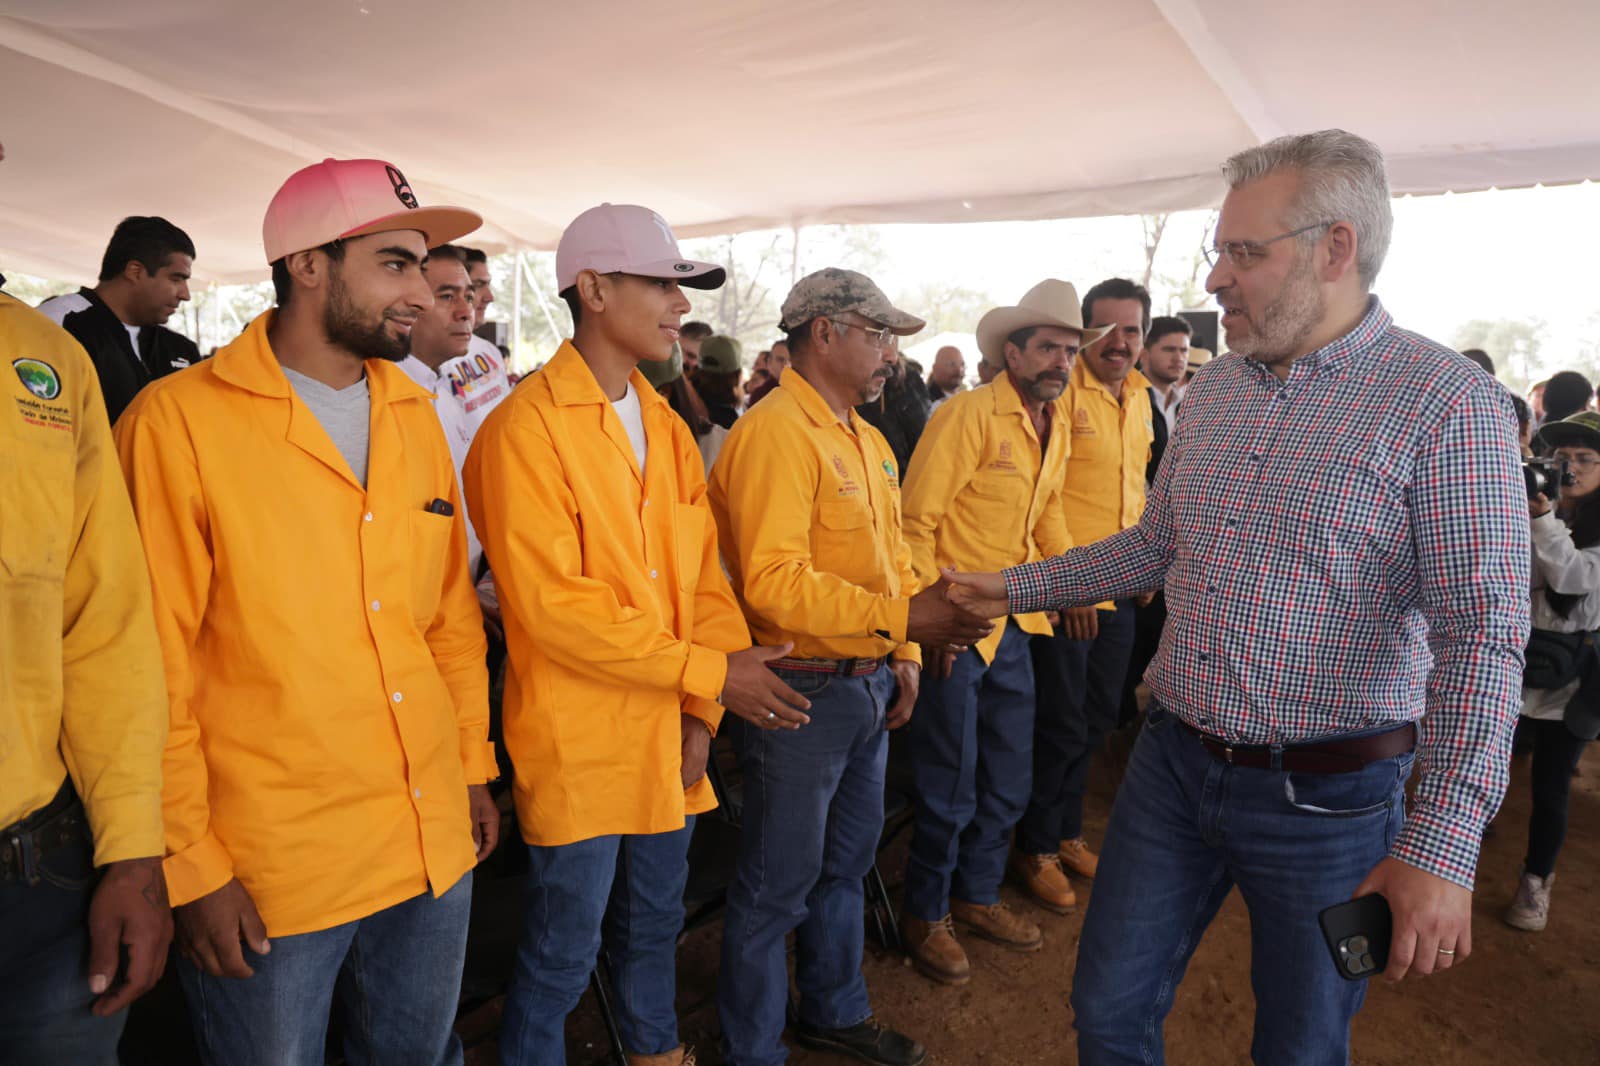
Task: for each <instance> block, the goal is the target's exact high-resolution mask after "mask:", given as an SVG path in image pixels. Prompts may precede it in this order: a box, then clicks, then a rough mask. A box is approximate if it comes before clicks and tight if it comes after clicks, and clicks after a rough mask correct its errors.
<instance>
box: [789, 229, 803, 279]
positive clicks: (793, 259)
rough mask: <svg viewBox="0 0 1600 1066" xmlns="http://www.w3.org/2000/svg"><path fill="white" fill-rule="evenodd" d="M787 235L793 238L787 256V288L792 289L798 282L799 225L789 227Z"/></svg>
mask: <svg viewBox="0 0 1600 1066" xmlns="http://www.w3.org/2000/svg"><path fill="white" fill-rule="evenodd" d="M789 233H790V235H791V236H792V237H793V238H794V242H793V248H792V249H791V251H790V254H789V287H790V288H791V289H792V288H794V283H795V282H797V281H799V280H800V224H799V223H795V224H794V225H792V226H790V227H789Z"/></svg>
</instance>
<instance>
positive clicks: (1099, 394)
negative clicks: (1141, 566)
mask: <svg viewBox="0 0 1600 1066" xmlns="http://www.w3.org/2000/svg"><path fill="white" fill-rule="evenodd" d="M1066 400H1067V403H1068V405H1069V406H1070V407H1071V412H1072V413H1071V416H1070V417H1071V422H1072V442H1071V448H1070V451H1071V454H1070V455H1069V456H1068V458H1067V474H1066V482H1065V485H1064V486H1063V488H1062V492H1061V501H1062V504H1063V505H1064V509H1065V514H1066V522H1067V530H1068V532H1069V533H1071V535H1072V542H1073V543H1074V544H1093V543H1094V542H1095V541H1097V540H1104V539H1105V538H1106V537H1109V536H1111V534H1113V533H1119V532H1121V531H1122V530H1124V529H1127V528H1128V527H1130V526H1134V525H1137V524H1138V522H1139V518H1140V516H1141V515H1143V514H1144V494H1145V480H1144V475H1145V469H1146V467H1147V466H1148V464H1149V462H1150V445H1151V443H1152V442H1153V441H1154V440H1155V430H1154V428H1153V427H1152V425H1151V422H1150V382H1149V381H1148V380H1147V379H1146V378H1145V376H1144V375H1143V374H1141V373H1139V372H1138V371H1137V370H1130V371H1129V372H1128V377H1127V380H1126V381H1124V382H1123V383H1122V398H1121V400H1120V401H1119V400H1118V398H1117V397H1115V396H1113V395H1111V390H1110V389H1108V388H1106V387H1105V386H1104V385H1103V384H1101V383H1100V379H1099V378H1097V377H1095V376H1094V373H1093V372H1092V371H1091V370H1090V369H1089V364H1088V362H1087V361H1086V360H1083V359H1079V360H1078V363H1077V365H1076V366H1074V367H1073V368H1072V386H1071V387H1070V388H1069V389H1068V390H1067V394H1066Z"/></svg>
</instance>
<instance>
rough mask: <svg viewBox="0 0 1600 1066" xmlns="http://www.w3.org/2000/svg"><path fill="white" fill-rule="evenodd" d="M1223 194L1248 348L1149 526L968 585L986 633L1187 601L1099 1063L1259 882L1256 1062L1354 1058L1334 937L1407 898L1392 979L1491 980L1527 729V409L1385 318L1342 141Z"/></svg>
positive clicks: (1141, 745)
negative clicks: (1488, 830)
mask: <svg viewBox="0 0 1600 1066" xmlns="http://www.w3.org/2000/svg"><path fill="white" fill-rule="evenodd" d="M1223 173H1224V175H1225V176H1226V178H1227V181H1228V185H1229V186H1230V191H1229V193H1228V195H1227V198H1226V199H1225V200H1224V201H1223V206H1222V214H1221V218H1220V220H1219V222H1218V225H1217V240H1216V246H1215V248H1214V249H1213V250H1212V258H1213V267H1212V271H1211V274H1210V276H1209V277H1208V279H1207V282H1206V287H1207V289H1208V290H1209V291H1210V292H1212V293H1214V294H1215V295H1216V297H1217V301H1218V302H1219V303H1220V304H1221V305H1222V309H1223V315H1222V327H1223V329H1224V330H1225V331H1226V339H1227V342H1228V345H1229V347H1230V349H1231V352H1230V354H1227V355H1224V356H1221V357H1219V358H1217V359H1215V360H1213V361H1212V362H1211V363H1209V364H1207V366H1206V367H1205V368H1204V369H1203V370H1202V371H1201V372H1200V373H1199V375H1198V376H1196V378H1195V380H1194V383H1193V385H1192V386H1191V387H1190V389H1189V391H1188V393H1187V394H1186V395H1185V397H1184V402H1183V417H1182V418H1181V419H1180V420H1179V422H1178V425H1177V428H1176V432H1175V435H1174V437H1173V440H1172V442H1171V446H1170V447H1169V449H1168V451H1167V456H1166V459H1165V461H1164V462H1163V463H1162V466H1161V471H1160V473H1159V474H1158V475H1157V477H1156V484H1155V487H1154V489H1153V490H1152V492H1151V498H1150V503H1149V506H1148V508H1147V509H1146V510H1145V514H1144V517H1143V518H1142V519H1141V520H1140V522H1139V524H1138V525H1137V526H1135V527H1134V528H1132V529H1129V530H1126V531H1125V532H1123V533H1120V534H1117V535H1116V536H1113V537H1111V538H1109V539H1107V540H1104V541H1101V542H1100V543H1098V544H1094V545H1090V546H1087V547H1083V548H1077V549H1074V550H1073V551H1070V552H1068V553H1067V554H1065V555H1063V556H1059V557H1057V558H1055V559H1050V560H1046V561H1045V562H1043V563H1035V564H1029V565H1025V566H1020V567H1014V568H1012V569H1010V570H1008V571H1006V572H1005V573H1004V574H991V575H972V576H967V575H956V576H955V577H954V578H953V579H952V580H955V581H957V582H958V584H957V585H956V586H955V587H954V588H953V589H952V595H953V596H955V597H956V598H958V599H960V600H963V601H965V602H967V603H968V605H969V606H972V607H973V608H974V609H978V610H981V611H982V612H983V613H986V614H988V613H992V611H993V608H994V606H995V605H997V604H998V605H1004V609H1008V610H1012V611H1018V610H1022V611H1027V610H1037V609H1039V608H1042V607H1067V606H1071V605H1074V604H1081V603H1090V602H1093V601H1096V600H1100V599H1103V598H1105V597H1107V596H1120V595H1126V594H1127V593H1129V592H1134V591H1138V590H1141V589H1144V588H1148V587H1149V586H1150V585H1152V584H1156V583H1160V582H1161V581H1162V580H1163V579H1164V580H1165V583H1166V592H1167V607H1168V611H1169V620H1170V623H1169V626H1168V628H1167V631H1166V633H1165V635H1164V637H1163V639H1162V642H1161V648H1160V651H1159V652H1158V653H1157V655H1156V658H1155V662H1154V664H1153V665H1152V667H1151V670H1150V672H1149V674H1148V675H1147V677H1148V679H1149V682H1150V688H1151V693H1152V696H1153V702H1152V704H1151V707H1150V713H1149V716H1148V719H1147V722H1146V725H1145V728H1144V732H1143V734H1142V735H1141V736H1140V738H1139V742H1138V744H1137V746H1136V747H1135V749H1134V752H1133V756H1132V759H1131V761H1130V763H1129V766H1128V771H1127V776H1126V778H1125V779H1124V782H1123V784H1122V788H1121V790H1120V792H1119V794H1118V796H1117V802H1116V806H1115V808H1114V809H1113V811H1112V815H1111V824H1110V827H1109V828H1108V830H1107V834H1106V847H1105V852H1104V854H1103V855H1102V856H1101V861H1100V870H1099V877H1098V879H1097V881H1096V886H1095V892H1094V897H1093V899H1092V900H1091V902H1090V905H1089V912H1088V915H1087V917H1086V918H1085V921H1084V929H1083V938H1082V941H1081V945H1080V947H1079V952H1078V969H1077V974H1076V976H1075V978H1074V981H1073V995H1072V1006H1073V1008H1074V1011H1075V1015H1076V1020H1075V1025H1076V1026H1077V1029H1078V1047H1079V1060H1080V1061H1081V1062H1083V1063H1085V1064H1089V1066H1095V1064H1101V1063H1133V1062H1149V1061H1159V1059H1160V1056H1161V1049H1160V1035H1159V1034H1160V1027H1161V1023H1162V1021H1163V1019H1164V1018H1165V1017H1166V1014H1167V1012H1168V1010H1170V1008H1171V1006H1172V997H1173V992H1174V989H1175V986H1176V980H1175V977H1177V976H1179V975H1181V974H1182V973H1183V970H1184V967H1185V966H1186V965H1187V963H1188V960H1189V956H1190V954H1191V953H1192V952H1193V950H1194V947H1195V945H1196V944H1197V943H1198V942H1199V939H1200V936H1201V934H1202V932H1203V931H1204V929H1205V927H1206V926H1207V925H1208V924H1209V923H1210V921H1211V919H1212V917H1213V916H1214V915H1215V914H1216V912H1217V909H1218V908H1219V907H1220V906H1221V905H1222V902H1223V900H1224V899H1225V898H1226V897H1227V895H1228V893H1229V891H1230V890H1231V889H1232V888H1233V886H1234V885H1238V887H1239V890H1240V892H1241V893H1242V894H1243V896H1244V900H1245V904H1246V906H1247V907H1248V908H1249V910H1250V922H1251V944H1252V959H1251V977H1252V984H1253V986H1254V989H1255V994H1256V1023H1255V1035H1254V1040H1253V1043H1252V1047H1251V1054H1252V1056H1253V1058H1254V1060H1255V1061H1256V1062H1271V1063H1343V1062H1346V1061H1348V1057H1349V1028H1350V1020H1351V1019H1352V1018H1353V1017H1354V1015H1355V1013H1356V1011H1357V1010H1358V1009H1359V1008H1360V1006H1361V1002H1362V997H1363V994H1364V992H1365V985H1364V984H1363V983H1362V982H1359V981H1345V980H1342V979H1341V978H1340V977H1339V975H1338V974H1337V973H1336V972H1335V967H1334V966H1333V964H1332V963H1331V962H1330V960H1329V958H1328V952H1327V948H1326V946H1325V944H1324V943H1323V938H1322V935H1321V932H1320V930H1319V928H1318V923H1317V915H1318V913H1319V912H1320V911H1321V910H1323V909H1324V908H1326V907H1329V906H1332V905H1334V904H1337V903H1340V902H1343V901H1344V900H1347V899H1350V898H1351V897H1353V896H1361V895H1366V894H1368V893H1379V894H1381V895H1382V896H1383V897H1384V898H1385V899H1386V900H1387V901H1388V905H1389V907H1390V909H1391V911H1392V912H1393V947H1392V949H1391V951H1390V954H1389V963H1388V968H1387V970H1385V972H1384V976H1385V977H1386V978H1388V979H1389V980H1399V979H1401V978H1402V977H1404V976H1406V975H1407V974H1417V975H1426V974H1431V973H1435V972H1438V971H1440V970H1444V969H1448V968H1449V967H1450V966H1452V965H1453V964H1456V963H1459V962H1461V961H1462V960H1463V959H1465V958H1466V956H1467V955H1468V953H1469V952H1470V951H1471V950H1472V926H1471V914H1472V911H1471V908H1472V884H1473V875H1474V871H1475V868H1476V866H1477V860H1478V845H1479V841H1480V839H1481V836H1482V831H1483V827H1484V825H1485V824H1486V823H1487V822H1488V820H1489V819H1490V818H1491V817H1492V816H1493V814H1494V812H1495V809H1496V808H1497V807H1498V806H1499V803H1500V798H1501V796H1502V794H1503V793H1504V791H1505V786H1506V770H1507V764H1508V762H1509V757H1510V743H1511V729H1512V725H1513V723H1514V722H1515V720H1516V715H1517V713H1518V709H1519V707H1520V690H1521V680H1522V649H1523V647H1524V645H1525V643H1526V641H1527V638H1528V595H1527V589H1528V580H1529V578H1528V569H1529V539H1528V538H1529V534H1528V521H1527V518H1526V517H1525V516H1526V514H1527V501H1526V499H1525V498H1524V492H1523V486H1522V479H1521V475H1520V473H1519V472H1518V469H1517V464H1518V452H1517V439H1516V421H1515V418H1514V416H1513V412H1512V410H1511V401H1510V397H1509V396H1508V395H1507V393H1506V391H1505V390H1504V389H1503V388H1501V387H1500V386H1499V385H1497V384H1496V383H1495V382H1494V381H1493V380H1492V379H1490V378H1489V377H1487V376H1485V375H1483V374H1480V373H1479V372H1478V370H1477V368H1476V367H1473V366H1472V365H1471V364H1470V363H1468V362H1467V361H1466V360H1463V359H1461V358H1459V357H1457V356H1456V355H1455V354H1454V353H1452V352H1450V351H1449V350H1448V349H1446V348H1444V347H1442V346H1441V345H1438V344H1435V343H1433V342H1432V341H1428V340H1426V339H1424V338H1421V337H1418V336H1417V335H1415V334H1412V333H1407V332H1404V331H1402V330H1400V329H1398V328H1396V327H1395V325H1394V323H1393V321H1392V320H1391V319H1390V317H1389V315H1388V313H1387V312H1386V311H1385V310H1384V309H1383V306H1382V305H1381V304H1380V303H1379V302H1378V300H1377V298H1376V297H1374V296H1372V295H1371V294H1370V290H1371V287H1372V283H1373V280H1374V279H1375V278H1376V276H1377V273H1378V270H1379V268H1380V267H1381V266H1382V264H1383V257H1384V253H1385V252H1386V250H1387V249H1388V244H1389V234H1390V230H1391V228H1392V224H1393V219H1392V216H1391V213H1390V207H1389V185H1388V180H1387V177H1386V176H1385V173H1384V164H1383V156H1382V154H1381V153H1380V152H1379V151H1378V149H1377V147H1376V146H1374V145H1373V144H1371V143H1369V142H1368V141H1365V140H1363V139H1361V138H1360V137H1356V136H1353V135H1351V134H1348V133H1345V132H1343V131H1342V130H1325V131H1323V132H1320V133H1313V134H1306V135H1302V136H1295V137H1285V138H1280V139H1278V140H1276V141H1273V142H1271V143H1269V144H1266V145H1263V146H1261V147H1259V148H1252V149H1250V150H1248V151H1245V152H1242V153H1240V154H1239V155H1237V156H1234V157H1233V158H1232V159H1230V160H1228V162H1227V163H1226V164H1225V165H1224V167H1223ZM1419 727H1420V732H1419ZM1419 749H1420V752H1419ZM1414 758H1415V761H1416V764H1417V766H1418V767H1420V769H1421V778H1420V780H1419V782H1418V784H1417V787H1416V790H1415V793H1414V797H1413V804H1412V810H1411V812H1410V817H1409V818H1407V817H1406V811H1405V785H1406V779H1407V778H1408V777H1409V776H1410V775H1411V770H1412V765H1413V759H1414Z"/></svg>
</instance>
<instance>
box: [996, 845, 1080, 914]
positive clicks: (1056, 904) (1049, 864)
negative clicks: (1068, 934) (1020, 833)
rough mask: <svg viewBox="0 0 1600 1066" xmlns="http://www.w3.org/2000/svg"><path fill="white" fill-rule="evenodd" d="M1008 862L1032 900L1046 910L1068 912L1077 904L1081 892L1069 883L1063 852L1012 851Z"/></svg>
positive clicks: (1059, 912)
mask: <svg viewBox="0 0 1600 1066" xmlns="http://www.w3.org/2000/svg"><path fill="white" fill-rule="evenodd" d="M1006 865H1007V866H1008V867H1009V868H1010V870H1011V874H1012V876H1013V877H1015V878H1016V879H1017V881H1018V882H1019V883H1021V885H1022V887H1023V888H1025V889H1027V890H1028V895H1030V896H1032V897H1033V901H1034V902H1035V903H1037V904H1038V905H1039V906H1041V907H1043V908H1044V909H1045V910H1047V911H1055V912H1056V913H1057V914H1067V913H1069V912H1070V911H1071V910H1072V908H1073V907H1075V906H1077V903H1078V896H1077V894H1076V893H1074V892H1073V891H1072V886H1071V885H1070V884H1068V883H1067V875H1066V874H1064V873H1062V872H1061V856H1059V855H1029V854H1027V853H1025V852H1021V851H1013V852H1012V853H1011V858H1010V859H1009V860H1008V861H1007V863H1006Z"/></svg>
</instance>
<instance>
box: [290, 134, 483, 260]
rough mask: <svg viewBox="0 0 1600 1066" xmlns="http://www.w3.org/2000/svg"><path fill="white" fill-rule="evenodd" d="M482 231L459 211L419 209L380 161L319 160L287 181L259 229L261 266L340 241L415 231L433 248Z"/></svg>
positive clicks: (474, 218) (472, 216)
mask: <svg viewBox="0 0 1600 1066" xmlns="http://www.w3.org/2000/svg"><path fill="white" fill-rule="evenodd" d="M481 225H483V217H482V216H481V215H479V214H478V213H477V212H475V211H468V210H466V209H465V208H461V207H423V206H422V205H421V204H419V203H417V197H416V194H415V193H413V192H412V191H411V185H410V183H409V182H407V181H406V177H405V175H404V174H402V173H400V170H399V168H397V167H395V166H394V165H393V164H392V163H385V162H384V161H383V160H381V159H324V160H323V161H322V162H320V163H314V164H312V165H311V166H309V167H306V168H304V169H302V170H297V171H295V172H294V173H293V174H291V175H289V180H288V181H286V182H284V183H283V187H282V188H280V189H279V190H278V192H277V194H276V195H275V196H273V198H272V202H271V203H270V204H268V205H267V216H266V218H265V219H264V220H263V221H262V223H261V243H262V245H263V246H264V247H265V249H266V252H267V262H269V263H276V262H277V261H278V260H279V259H282V258H283V257H284V256H286V255H289V254H290V253H292V252H303V251H305V250H306V249H307V248H317V247H320V246H321V245H324V244H327V243H328V242H329V241H335V240H338V239H340V238H341V237H360V236H363V235H364V234H368V233H383V232H386V231H388V230H397V229H414V230H419V231H420V232H421V233H422V234H423V236H424V237H426V239H427V242H428V247H429V248H433V247H436V246H437V245H440V244H448V243H450V242H451V241H455V240H459V239H461V238H462V237H465V236H466V235H467V234H469V233H471V232H472V231H473V230H475V229H477V228H478V227H479V226H481Z"/></svg>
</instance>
